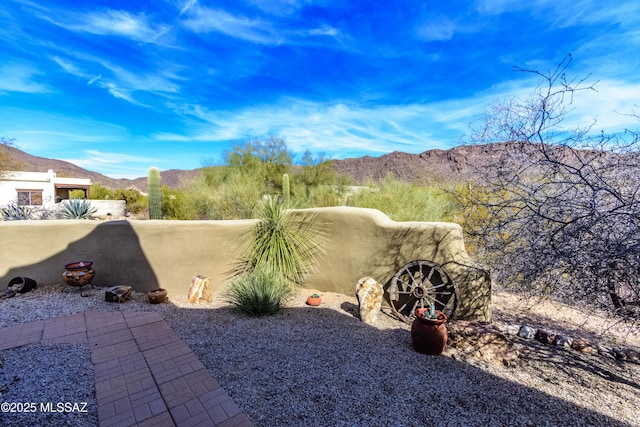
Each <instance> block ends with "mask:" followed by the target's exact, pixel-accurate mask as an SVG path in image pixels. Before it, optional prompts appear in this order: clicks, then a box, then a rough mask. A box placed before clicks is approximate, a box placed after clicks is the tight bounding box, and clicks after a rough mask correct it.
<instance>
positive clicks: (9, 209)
mask: <svg viewBox="0 0 640 427" xmlns="http://www.w3.org/2000/svg"><path fill="white" fill-rule="evenodd" d="M1 210H2V219H3V220H5V221H19V220H24V219H31V218H32V217H33V214H32V208H30V207H28V206H20V205H17V204H15V203H10V204H8V205H7V206H5V207H3V208H2V209H1Z"/></svg>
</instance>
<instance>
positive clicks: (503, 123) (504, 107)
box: [460, 55, 640, 315]
mask: <svg viewBox="0 0 640 427" xmlns="http://www.w3.org/2000/svg"><path fill="white" fill-rule="evenodd" d="M570 63H571V56H570V55H569V56H567V57H566V58H565V59H564V60H563V61H562V62H561V63H560V64H559V65H558V67H557V68H556V69H555V70H554V71H550V72H548V73H546V74H545V73H541V72H538V71H531V70H523V69H519V68H518V69H517V71H522V72H528V73H533V74H534V75H536V76H538V77H539V78H540V79H541V81H542V84H541V85H540V86H539V87H538V89H537V90H536V91H535V93H534V94H533V95H532V96H531V98H529V99H527V100H520V99H511V100H508V101H505V102H499V103H497V104H495V105H494V106H492V107H491V109H490V111H489V112H488V113H487V114H486V117H485V120H484V123H483V126H482V127H481V129H478V130H476V131H475V133H474V134H473V136H472V142H474V143H488V142H495V141H508V142H507V143H502V144H494V146H495V147H500V150H499V155H497V156H496V158H495V164H493V165H492V166H491V167H488V168H486V169H485V170H484V171H483V172H482V179H481V180H479V181H478V182H476V183H474V184H470V187H469V188H468V191H466V192H463V193H461V197H460V200H461V201H462V202H463V203H464V204H465V207H466V212H467V216H466V218H465V227H466V229H467V231H468V233H469V235H470V237H471V241H472V244H473V245H474V246H475V248H477V249H478V252H479V253H481V254H484V256H486V259H485V261H486V262H490V263H491V264H492V265H493V266H494V276H495V277H496V278H497V279H498V280H500V281H501V282H502V283H504V284H505V285H511V286H514V287H516V288H518V289H520V290H525V291H527V292H529V293H531V294H532V295H548V294H553V295H555V296H559V297H562V298H564V299H570V300H583V301H584V300H587V301H589V302H598V303H605V304H607V305H609V306H610V307H612V308H614V309H615V310H617V311H618V313H620V314H624V315H629V314H632V315H633V314H634V311H635V315H637V314H638V313H637V311H636V310H635V309H634V308H637V306H636V304H637V303H638V302H640V152H639V150H638V149H639V148H640V136H639V133H638V131H637V130H636V131H632V130H626V131H623V132H618V133H615V134H606V133H604V132H594V125H595V122H594V123H590V124H587V125H586V126H584V127H581V128H577V129H566V128H565V127H564V126H563V125H564V124H565V122H566V121H567V120H566V118H567V113H568V111H569V108H570V107H571V104H572V101H573V97H574V96H578V93H579V92H581V91H590V90H595V87H594V85H595V83H594V84H589V83H586V80H585V79H569V78H568V77H567V74H566V71H567V67H568V66H569V64H570ZM633 115H634V116H635V117H638V116H637V115H635V113H634V114H633Z"/></svg>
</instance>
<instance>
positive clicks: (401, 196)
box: [347, 176, 453, 221]
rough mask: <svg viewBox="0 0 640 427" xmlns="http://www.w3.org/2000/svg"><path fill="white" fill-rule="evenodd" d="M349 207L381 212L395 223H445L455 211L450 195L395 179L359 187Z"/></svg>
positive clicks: (352, 195)
mask: <svg viewBox="0 0 640 427" xmlns="http://www.w3.org/2000/svg"><path fill="white" fill-rule="evenodd" d="M347 205H348V206H356V207H362V208H372V209H378V210H380V211H382V212H384V213H385V214H387V215H388V216H389V218H391V219H393V220H394V221H444V220H445V219H448V218H449V217H450V216H451V214H452V210H453V205H452V201H451V196H450V195H449V194H448V193H447V192H445V191H443V190H441V189H439V188H435V187H426V186H420V185H414V184H411V183H408V182H405V181H400V180H398V179H396V178H394V177H392V176H388V177H386V178H385V179H384V180H383V181H381V182H369V183H368V184H367V185H366V186H364V187H360V188H359V189H358V190H357V191H354V192H353V193H352V194H351V195H350V196H349V198H348V200H347Z"/></svg>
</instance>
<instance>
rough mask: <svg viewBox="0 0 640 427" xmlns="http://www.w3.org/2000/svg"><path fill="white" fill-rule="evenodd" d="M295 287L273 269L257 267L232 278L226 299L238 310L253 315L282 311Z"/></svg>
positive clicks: (226, 292)
mask: <svg viewBox="0 0 640 427" xmlns="http://www.w3.org/2000/svg"><path fill="white" fill-rule="evenodd" d="M292 290H293V288H292V287H291V285H290V284H288V283H287V282H286V281H285V280H283V279H282V277H280V275H278V274H276V273H275V272H273V271H271V270H264V271H263V270H261V269H256V270H253V271H251V272H247V273H245V274H242V275H240V276H238V277H235V278H234V279H232V280H231V281H230V282H229V283H228V284H227V288H226V289H225V299H226V301H227V302H229V303H230V304H231V305H232V307H234V308H235V309H236V310H239V311H242V312H244V313H247V314H249V315H251V316H264V315H268V314H275V313H277V312H278V311H280V309H281V307H282V303H283V302H284V301H285V300H286V298H287V297H289V296H290V295H291V292H292Z"/></svg>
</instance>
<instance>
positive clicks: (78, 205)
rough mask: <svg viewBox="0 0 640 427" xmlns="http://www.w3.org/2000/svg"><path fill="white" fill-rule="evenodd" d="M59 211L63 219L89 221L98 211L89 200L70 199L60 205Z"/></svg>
mask: <svg viewBox="0 0 640 427" xmlns="http://www.w3.org/2000/svg"><path fill="white" fill-rule="evenodd" d="M60 211H61V214H62V217H63V218H65V219H91V218H93V214H94V213H96V212H97V211H98V209H97V208H96V207H95V206H91V202H90V201H89V200H86V199H70V200H65V201H64V202H62V203H61V204H60Z"/></svg>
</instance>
